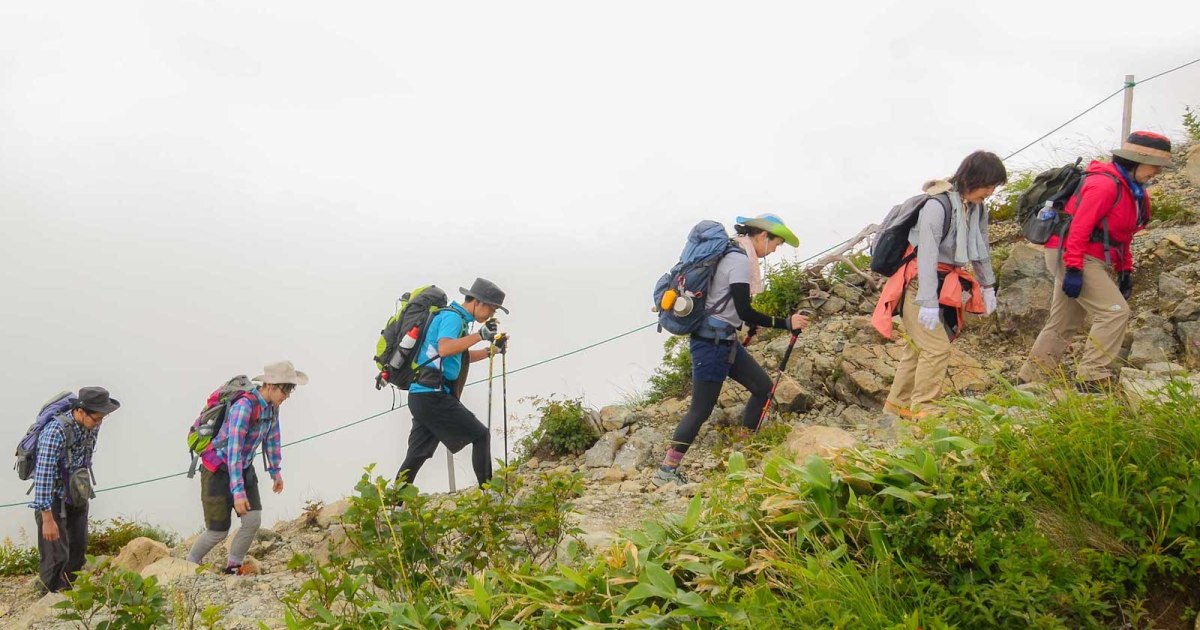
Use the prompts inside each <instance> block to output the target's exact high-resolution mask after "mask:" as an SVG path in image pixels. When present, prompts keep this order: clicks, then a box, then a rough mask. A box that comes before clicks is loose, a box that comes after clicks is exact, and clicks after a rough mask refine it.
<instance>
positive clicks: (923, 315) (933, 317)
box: [917, 306, 942, 330]
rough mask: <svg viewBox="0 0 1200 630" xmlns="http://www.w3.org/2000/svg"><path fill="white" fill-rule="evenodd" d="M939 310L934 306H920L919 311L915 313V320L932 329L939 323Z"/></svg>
mask: <svg viewBox="0 0 1200 630" xmlns="http://www.w3.org/2000/svg"><path fill="white" fill-rule="evenodd" d="M941 310H942V309H940V308H938V307H936V306H922V307H921V312H920V313H917V321H918V322H919V323H920V324H921V325H922V326H924V327H925V328H927V329H929V330H933V329H935V328H937V326H938V324H940V323H941V315H942V314H941Z"/></svg>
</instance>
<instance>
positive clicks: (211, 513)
mask: <svg viewBox="0 0 1200 630" xmlns="http://www.w3.org/2000/svg"><path fill="white" fill-rule="evenodd" d="M254 380H255V381H256V382H258V383H260V385H259V386H258V387H256V388H255V389H254V390H252V391H250V392H248V393H245V394H243V395H241V397H239V398H238V399H237V400H235V401H234V402H233V404H231V405H230V406H229V412H228V415H227V416H226V418H225V422H224V424H222V425H221V430H220V431H219V432H218V433H217V435H216V436H214V439H213V441H212V443H211V444H210V445H209V446H208V449H207V450H206V451H204V454H203V455H201V457H200V461H201V462H202V463H203V466H202V467H201V469H200V503H201V505H202V507H203V509H204V527H205V530H204V533H202V534H200V536H199V537H198V538H197V539H196V542H195V543H194V544H193V545H192V549H191V551H189V552H188V560H190V561H192V562H195V563H197V564H199V563H201V562H202V561H203V560H204V556H206V555H208V552H209V551H212V549H213V547H216V546H217V544H219V543H220V542H221V541H222V540H225V537H226V536H228V535H229V528H230V527H231V526H232V524H233V518H232V515H231V513H236V514H237V515H238V518H239V519H240V520H241V526H240V527H238V531H237V534H235V535H234V536H233V540H232V541H231V542H230V543H229V557H228V559H227V561H226V563H225V573H230V574H235V575H243V574H245V571H244V570H243V569H242V565H243V563H244V562H245V559H246V552H248V551H249V550H250V544H251V543H253V542H254V535H255V534H256V533H258V529H259V527H261V526H262V499H261V497H260V496H259V492H258V474H257V473H256V472H255V470H254V452H255V451H256V450H258V447H259V445H260V444H261V445H262V447H263V459H264V460H265V464H264V468H265V469H266V471H267V474H269V475H270V476H271V481H272V483H271V490H272V491H273V492H275V494H279V493H280V492H283V474H282V473H281V472H280V461H281V454H280V437H279V406H280V405H282V404H283V401H285V400H287V399H288V398H289V397H290V396H291V395H292V391H294V390H295V389H296V386H297V385H305V384H307V383H308V375H306V374H305V373H304V372H300V371H298V370H296V368H295V367H294V366H293V365H292V362H291V361H280V362H279V363H272V364H270V365H268V366H266V367H265V368H263V374H262V375H261V376H258V377H255V378H254Z"/></svg>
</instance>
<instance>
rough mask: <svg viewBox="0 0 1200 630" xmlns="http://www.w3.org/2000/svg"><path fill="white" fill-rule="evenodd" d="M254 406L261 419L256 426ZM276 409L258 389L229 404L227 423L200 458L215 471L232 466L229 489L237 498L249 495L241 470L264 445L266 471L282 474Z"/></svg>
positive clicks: (251, 461)
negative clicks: (259, 447)
mask: <svg viewBox="0 0 1200 630" xmlns="http://www.w3.org/2000/svg"><path fill="white" fill-rule="evenodd" d="M254 407H257V408H258V410H259V411H258V422H255V423H254V424H253V426H251V424H250V419H251V418H252V417H253V411H254ZM276 418H278V412H277V410H276V409H275V408H274V407H272V406H271V405H269V404H267V401H266V400H264V399H263V397H262V394H259V393H258V390H257V389H255V390H254V392H253V395H252V396H244V397H242V398H241V399H239V400H238V401H237V402H235V403H233V404H232V405H230V407H229V413H228V414H227V415H226V417H225V423H224V424H222V425H221V430H220V431H218V432H217V436H216V439H214V440H213V442H212V444H211V445H209V447H208V450H206V451H204V455H202V456H201V461H203V462H204V466H205V467H206V468H208V469H209V470H210V471H212V472H216V471H217V470H218V469H220V468H221V466H225V467H226V468H228V469H229V491H230V492H231V493H233V499H234V500H235V501H239V500H244V499H245V498H246V485H245V482H244V481H243V478H242V470H243V469H245V468H249V467H250V466H252V465H253V464H254V455H255V451H257V450H258V445H259V444H262V447H263V452H264V453H265V454H266V457H267V472H268V473H270V474H271V478H272V479H274V478H275V477H276V476H278V475H279V465H280V462H281V461H282V454H281V452H280V444H281V441H280V438H279V422H277V421H276Z"/></svg>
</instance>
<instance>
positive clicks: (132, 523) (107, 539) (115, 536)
mask: <svg viewBox="0 0 1200 630" xmlns="http://www.w3.org/2000/svg"><path fill="white" fill-rule="evenodd" d="M142 537H145V538H151V539H154V540H157V541H158V542H160V543H163V544H164V545H166V546H168V547H174V546H175V544H176V543H178V542H179V536H178V535H177V534H176V533H174V532H171V531H167V530H165V529H163V528H161V527H157V526H155V525H150V524H149V523H143V522H141V521H136V520H130V519H125V518H121V517H117V518H114V519H110V520H93V521H91V522H90V523H89V524H88V549H87V550H88V553H89V554H91V555H94V556H115V555H117V554H118V553H120V552H121V549H123V548H124V547H125V545H127V544H129V541H131V540H133V539H134V538H142Z"/></svg>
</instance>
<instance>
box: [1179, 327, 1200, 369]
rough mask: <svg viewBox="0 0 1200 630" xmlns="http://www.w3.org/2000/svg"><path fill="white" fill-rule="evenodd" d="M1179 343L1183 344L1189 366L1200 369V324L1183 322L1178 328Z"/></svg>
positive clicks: (1184, 354) (1184, 355)
mask: <svg viewBox="0 0 1200 630" xmlns="http://www.w3.org/2000/svg"><path fill="white" fill-rule="evenodd" d="M1176 331H1177V332H1178V334H1179V341H1180V343H1182V344H1183V357H1184V361H1185V362H1186V364H1187V366H1188V367H1189V368H1192V369H1200V322H1183V323H1181V324H1179V325H1178V326H1176Z"/></svg>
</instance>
